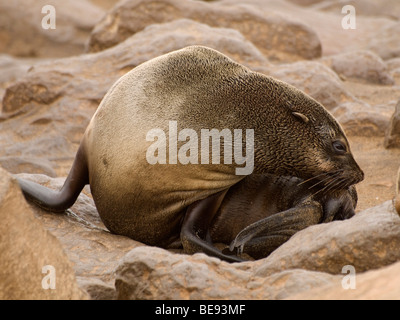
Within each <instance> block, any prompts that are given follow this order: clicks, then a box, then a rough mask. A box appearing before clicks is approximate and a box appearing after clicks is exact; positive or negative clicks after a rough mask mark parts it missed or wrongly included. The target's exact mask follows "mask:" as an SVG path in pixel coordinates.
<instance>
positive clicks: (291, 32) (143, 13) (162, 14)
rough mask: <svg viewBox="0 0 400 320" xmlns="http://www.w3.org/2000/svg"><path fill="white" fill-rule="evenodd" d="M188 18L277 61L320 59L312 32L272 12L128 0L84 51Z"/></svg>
mask: <svg viewBox="0 0 400 320" xmlns="http://www.w3.org/2000/svg"><path fill="white" fill-rule="evenodd" d="M180 18H189V19H192V20H196V21H199V22H202V23H205V24H208V25H210V26H213V27H225V28H233V29H236V30H238V31H240V32H241V33H242V34H243V35H244V36H245V37H246V38H247V40H249V41H251V42H253V43H254V44H255V45H256V46H257V47H258V48H259V49H260V50H261V51H262V52H263V53H264V54H265V55H266V56H267V57H271V58H273V59H279V60H293V59H295V60H296V59H313V58H317V57H320V56H321V44H320V42H319V39H318V37H317V35H316V34H315V32H314V31H312V30H311V29H310V28H309V27H306V26H305V25H303V24H302V23H300V22H293V21H290V20H287V19H286V18H284V17H282V16H280V15H276V14H274V13H272V12H269V13H266V14H260V13H259V12H258V10H256V9H255V8H253V7H251V6H247V5H243V6H241V5H230V6H226V5H219V4H218V3H205V2H195V1H187V0H183V1H182V0H163V1H160V0H128V1H122V2H119V3H118V4H117V5H116V6H115V7H114V8H113V9H112V10H110V11H109V12H108V13H107V15H106V16H105V17H104V18H103V19H102V20H101V21H100V22H99V23H98V24H97V25H96V27H95V28H94V30H93V32H92V35H91V38H90V41H89V47H88V50H89V51H90V52H97V51H100V50H104V49H105V48H109V47H111V46H114V45H116V44H118V43H120V42H122V41H123V40H125V39H127V38H128V37H129V36H130V35H132V34H134V33H136V32H139V31H141V30H143V29H144V28H145V27H146V26H148V25H151V24H154V23H160V22H169V21H172V20H176V19H180Z"/></svg>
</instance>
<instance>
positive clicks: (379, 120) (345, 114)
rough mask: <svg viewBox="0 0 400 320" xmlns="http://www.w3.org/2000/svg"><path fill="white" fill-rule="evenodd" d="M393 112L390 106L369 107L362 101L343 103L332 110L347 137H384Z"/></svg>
mask: <svg viewBox="0 0 400 320" xmlns="http://www.w3.org/2000/svg"><path fill="white" fill-rule="evenodd" d="M392 112H393V106H392V105H391V104H383V105H375V106H371V105H369V104H368V103H365V102H362V101H355V102H345V103H342V104H340V105H339V106H337V107H336V108H334V109H333V110H332V114H333V115H334V116H335V118H336V119H337V120H338V121H339V122H340V123H341V124H342V125H343V127H344V129H345V130H346V133H347V134H349V135H356V136H365V137H375V136H384V135H385V131H386V130H387V128H388V125H389V120H390V116H391V114H392Z"/></svg>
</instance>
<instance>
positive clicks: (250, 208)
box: [188, 174, 358, 259]
mask: <svg viewBox="0 0 400 320" xmlns="http://www.w3.org/2000/svg"><path fill="white" fill-rule="evenodd" d="M332 181H333V180H332ZM314 184H315V181H312V180H310V181H304V180H302V179H299V178H296V177H287V176H274V175H270V174H263V175H255V174H253V175H249V176H247V177H246V178H244V179H243V180H241V181H240V182H239V183H237V184H235V185H234V186H232V187H231V188H230V189H229V191H228V192H227V194H226V196H225V198H224V200H223V202H222V204H221V206H220V208H219V210H218V212H217V214H216V215H215V218H214V220H213V221H212V222H211V224H210V226H209V234H210V240H211V242H214V243H216V242H220V243H225V244H230V249H231V251H232V250H233V249H238V253H243V252H244V253H246V254H248V255H250V256H251V257H253V258H255V259H260V258H264V257H266V256H268V255H269V254H270V253H271V252H272V251H273V250H275V249H276V248H278V247H279V246H280V245H282V244H283V243H284V242H286V241H287V240H288V239H289V238H290V237H291V236H292V235H293V234H294V233H296V232H297V231H300V230H302V229H304V228H306V227H308V226H310V225H314V224H318V223H326V222H330V221H333V220H345V219H349V218H351V217H353V216H354V215H355V208H356V206H357V200H358V197H357V192H356V189H355V187H354V186H350V187H349V188H345V189H339V190H331V191H328V192H320V191H321V188H318V185H317V186H314ZM188 215H189V216H190V213H188ZM226 252H227V253H228V254H232V253H230V252H228V251H226Z"/></svg>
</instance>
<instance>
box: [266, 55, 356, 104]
mask: <svg viewBox="0 0 400 320" xmlns="http://www.w3.org/2000/svg"><path fill="white" fill-rule="evenodd" d="M260 71H261V69H260ZM264 73H266V74H269V75H271V76H273V77H275V78H277V79H279V80H282V81H285V82H287V83H290V84H291V85H293V86H295V87H296V88H298V89H300V90H303V91H304V92H305V93H307V94H309V95H310V96H311V97H313V98H314V99H315V100H317V101H319V102H320V103H322V104H323V105H324V106H325V107H326V108H327V109H328V110H332V109H333V108H334V107H336V106H338V105H340V104H341V103H343V102H347V101H355V100H356V98H355V97H354V96H353V95H352V94H350V93H349V92H348V91H347V90H346V89H345V88H344V86H343V84H342V81H341V80H340V79H339V77H338V76H337V74H336V73H334V72H333V71H332V70H331V69H329V68H328V67H326V66H325V65H323V64H322V63H319V62H314V61H300V62H296V63H291V64H286V65H279V66H275V67H274V68H270V69H269V70H268V71H267V72H264Z"/></svg>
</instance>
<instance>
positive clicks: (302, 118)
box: [292, 112, 310, 123]
mask: <svg viewBox="0 0 400 320" xmlns="http://www.w3.org/2000/svg"><path fill="white" fill-rule="evenodd" d="M292 114H293V115H294V116H295V117H296V118H297V119H299V120H301V121H303V122H304V123H308V122H309V121H310V120H309V119H308V117H307V116H306V115H304V114H302V113H300V112H292Z"/></svg>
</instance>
